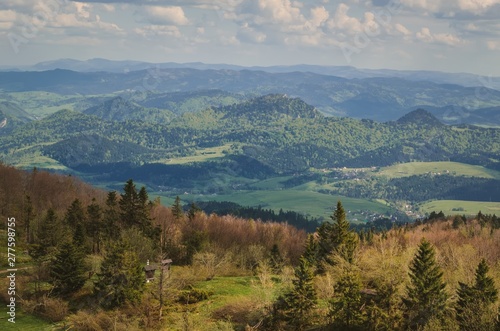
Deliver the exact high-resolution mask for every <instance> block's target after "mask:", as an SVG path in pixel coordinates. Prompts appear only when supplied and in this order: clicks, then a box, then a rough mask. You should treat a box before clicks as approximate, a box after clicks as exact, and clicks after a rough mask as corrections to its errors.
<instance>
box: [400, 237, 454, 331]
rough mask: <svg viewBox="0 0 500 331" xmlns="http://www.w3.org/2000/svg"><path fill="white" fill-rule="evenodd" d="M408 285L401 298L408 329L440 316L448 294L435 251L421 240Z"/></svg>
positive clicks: (415, 327)
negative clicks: (404, 295)
mask: <svg viewBox="0 0 500 331" xmlns="http://www.w3.org/2000/svg"><path fill="white" fill-rule="evenodd" d="M409 276H410V284H409V285H408V286H407V288H406V290H407V294H406V297H405V298H404V299H403V302H404V305H405V308H406V319H407V324H408V327H409V328H410V329H417V328H418V327H423V326H425V325H426V324H427V323H428V322H429V321H430V320H431V319H432V318H433V317H439V316H441V315H443V313H444V311H445V309H446V303H447V300H448V294H447V293H446V291H445V287H446V284H445V283H444V282H443V279H442V278H443V272H442V271H441V269H440V267H439V266H438V265H437V262H436V260H435V252H434V248H433V247H432V246H431V244H430V243H429V242H428V241H427V240H425V238H423V239H422V240H421V242H420V245H419V247H418V251H417V253H416V255H415V257H414V258H413V260H412V262H411V264H410V272H409Z"/></svg>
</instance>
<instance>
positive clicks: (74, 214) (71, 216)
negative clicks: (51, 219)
mask: <svg viewBox="0 0 500 331" xmlns="http://www.w3.org/2000/svg"><path fill="white" fill-rule="evenodd" d="M64 219H65V221H66V223H67V224H68V225H69V226H70V227H71V228H72V229H74V228H75V227H76V225H77V224H84V223H85V219H86V217H85V211H84V209H83V206H82V203H81V202H80V200H78V199H75V200H74V201H73V202H72V203H71V206H69V208H68V210H67V211H66V216H65V218H64Z"/></svg>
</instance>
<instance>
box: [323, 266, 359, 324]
mask: <svg viewBox="0 0 500 331" xmlns="http://www.w3.org/2000/svg"><path fill="white" fill-rule="evenodd" d="M334 293H335V294H334V297H333V299H332V300H331V301H330V317H331V318H332V321H333V326H334V328H336V329H339V330H362V329H363V323H364V322H365V318H366V314H365V312H364V311H363V306H364V305H365V303H364V301H363V298H362V296H361V279H360V276H359V274H358V273H357V272H355V271H353V270H346V271H345V272H344V275H342V277H341V278H340V279H339V281H338V282H337V283H336V284H335V292H334Z"/></svg>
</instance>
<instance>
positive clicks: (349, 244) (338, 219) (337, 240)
mask: <svg viewBox="0 0 500 331" xmlns="http://www.w3.org/2000/svg"><path fill="white" fill-rule="evenodd" d="M331 219H332V221H333V223H328V222H324V223H323V224H322V225H321V226H320V227H319V228H318V237H319V240H318V271H319V272H324V266H323V265H322V264H324V263H327V264H333V261H332V259H331V256H330V255H331V254H332V253H337V254H339V255H340V256H341V257H342V258H343V259H345V260H346V261H348V262H350V263H352V262H353V259H354V252H355V250H356V248H357V245H358V237H357V235H356V234H355V233H354V232H353V231H351V230H350V224H349V221H347V219H346V215H345V211H344V207H343V206H342V203H341V202H340V201H338V202H337V208H336V209H335V212H334V213H333V215H332V216H331Z"/></svg>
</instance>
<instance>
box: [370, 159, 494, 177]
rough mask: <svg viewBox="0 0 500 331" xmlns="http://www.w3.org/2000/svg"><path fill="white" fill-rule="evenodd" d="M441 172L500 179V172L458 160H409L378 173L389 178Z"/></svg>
mask: <svg viewBox="0 0 500 331" xmlns="http://www.w3.org/2000/svg"><path fill="white" fill-rule="evenodd" d="M429 172H431V173H441V174H447V173H448V174H450V175H454V176H470V177H481V178H494V179H500V172H499V171H495V170H491V169H487V168H485V167H482V166H476V165H470V164H464V163H458V162H409V163H400V164H396V165H393V166H390V167H384V168H381V169H380V170H379V171H378V172H377V173H376V175H378V176H386V177H389V178H399V177H407V176H413V175H423V174H426V173H429Z"/></svg>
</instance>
